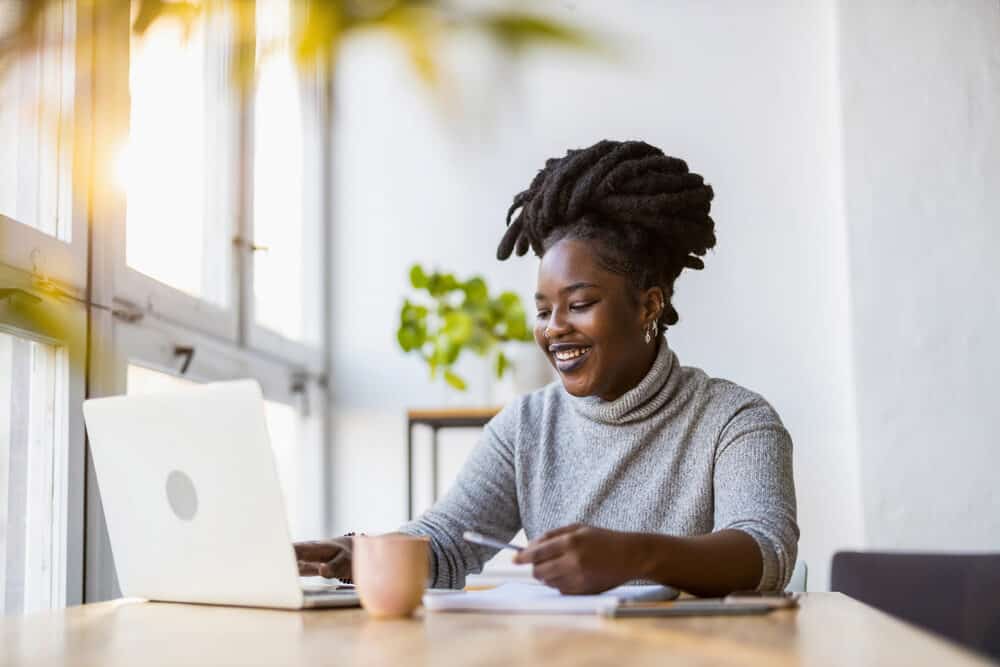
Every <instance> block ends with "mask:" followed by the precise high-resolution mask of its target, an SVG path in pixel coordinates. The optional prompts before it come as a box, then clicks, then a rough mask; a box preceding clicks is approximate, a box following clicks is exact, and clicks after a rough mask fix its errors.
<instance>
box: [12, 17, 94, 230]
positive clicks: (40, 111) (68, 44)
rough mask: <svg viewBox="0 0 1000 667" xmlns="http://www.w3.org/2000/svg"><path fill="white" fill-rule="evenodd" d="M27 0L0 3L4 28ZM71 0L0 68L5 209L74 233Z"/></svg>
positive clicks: (32, 221) (31, 222) (41, 224)
mask: <svg viewBox="0 0 1000 667" xmlns="http://www.w3.org/2000/svg"><path fill="white" fill-rule="evenodd" d="M28 4H29V3H10V2H4V3H2V6H0V34H2V33H6V32H7V30H8V29H9V26H10V25H12V24H13V22H14V21H15V20H16V18H17V17H16V12H17V10H18V8H19V6H21V7H27V6H28ZM75 20H76V17H75V12H74V3H72V2H68V1H67V2H57V3H53V4H52V6H51V7H49V8H48V10H46V12H45V14H44V16H43V19H42V21H41V26H40V28H41V30H40V35H39V44H40V45H42V46H40V47H39V48H37V49H32V51H31V52H30V53H25V54H24V55H22V56H20V57H19V58H18V59H17V60H16V61H14V62H12V63H11V67H9V68H8V69H6V70H0V100H2V101H0V147H2V149H0V215H3V216H6V217H7V218H11V219H13V220H16V221H17V222H20V223H23V224H26V225H29V226H31V227H34V228H36V229H38V230H40V231H43V232H45V233H46V234H50V235H52V236H55V237H58V238H60V239H62V240H64V241H69V240H70V228H71V224H70V223H71V217H70V212H71V203H72V201H71V196H72V193H71V189H70V185H71V181H70V177H71V173H70V170H71V162H72V148H73V144H72V136H73V133H72V107H73V78H74V72H75V68H74V65H73V54H74V48H75V47H74V43H73V42H74V33H75V30H74V22H75Z"/></svg>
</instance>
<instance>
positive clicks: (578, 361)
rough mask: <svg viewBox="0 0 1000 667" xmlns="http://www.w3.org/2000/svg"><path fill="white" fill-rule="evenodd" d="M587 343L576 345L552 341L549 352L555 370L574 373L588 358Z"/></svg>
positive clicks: (588, 349)
mask: <svg viewBox="0 0 1000 667" xmlns="http://www.w3.org/2000/svg"><path fill="white" fill-rule="evenodd" d="M591 349H592V348H591V347H590V346H589V345H576V344H574V343H553V344H552V345H549V353H550V354H551V355H552V359H553V362H554V363H555V367H556V370H558V371H559V372H560V373H562V374H563V375H567V374H569V373H575V372H576V371H578V370H580V368H581V367H582V366H583V365H584V364H585V363H586V362H587V359H589V358H590V350H591Z"/></svg>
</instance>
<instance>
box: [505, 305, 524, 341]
mask: <svg viewBox="0 0 1000 667" xmlns="http://www.w3.org/2000/svg"><path fill="white" fill-rule="evenodd" d="M505 323H506V325H507V337H508V338H513V339H514V340H526V338H525V336H527V335H528V323H527V322H526V321H525V318H524V311H520V312H517V311H510V312H508V313H507V320H506V322H505Z"/></svg>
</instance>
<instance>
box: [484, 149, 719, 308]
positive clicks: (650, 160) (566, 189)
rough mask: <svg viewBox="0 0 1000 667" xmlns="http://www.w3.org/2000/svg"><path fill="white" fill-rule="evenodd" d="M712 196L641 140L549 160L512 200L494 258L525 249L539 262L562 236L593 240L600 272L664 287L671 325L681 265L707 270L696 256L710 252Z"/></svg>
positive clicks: (695, 178)
mask: <svg viewBox="0 0 1000 667" xmlns="http://www.w3.org/2000/svg"><path fill="white" fill-rule="evenodd" d="M712 197H713V193H712V187H711V186H710V185H706V184H705V182H704V179H703V178H702V177H701V176H699V175H698V174H693V173H690V172H689V171H688V167H687V164H686V163H685V162H684V161H683V160H680V159H678V158H674V157H670V156H669V155H664V153H663V151H661V150H660V149H659V148H656V147H655V146H650V145H649V144H647V143H645V142H642V141H607V140H605V141H601V142H598V143H596V144H594V145H593V146H591V147H589V148H584V149H580V150H570V151H568V152H567V153H566V156H565V157H561V158H552V159H549V160H547V161H546V162H545V168H544V169H542V170H541V171H540V172H538V175H537V176H535V178H534V180H532V181H531V185H530V186H529V187H528V189H527V190H525V191H523V192H520V193H518V195H517V196H515V197H514V202H513V204H512V205H511V207H510V209H509V210H508V211H507V231H506V233H504V235H503V239H501V241H500V245H499V246H498V247H497V259H500V260H504V259H507V258H508V257H510V255H511V252H512V251H513V252H516V253H517V255H519V256H520V255H524V254H525V253H527V252H528V249H529V248H530V249H531V250H532V251H534V253H535V254H536V255H537V256H539V257H541V256H542V255H543V254H544V253H545V251H546V250H547V249H548V248H551V247H552V246H553V245H554V244H555V243H556V242H558V241H560V240H562V239H564V238H573V239H580V240H595V241H598V242H599V243H598V244H597V249H596V254H597V259H598V261H599V262H600V263H601V265H602V266H604V268H605V269H607V270H609V271H612V272H614V273H618V274H622V275H625V276H627V278H628V279H629V282H630V283H631V284H632V286H633V287H635V288H637V289H648V288H650V287H660V288H661V289H663V293H664V297H665V299H666V303H665V304H664V308H663V314H662V315H661V317H660V324H661V325H663V326H666V325H669V324H676V323H677V320H678V315H677V311H676V310H675V309H674V307H673V305H672V304H671V303H670V301H671V297H672V296H673V288H674V281H675V280H676V279H677V276H679V275H680V273H681V271H683V270H684V268H685V267H686V268H690V269H702V268H704V266H705V264H704V263H703V262H702V260H701V259H700V257H702V256H704V255H705V253H706V252H707V251H708V249H709V248H712V247H714V246H715V233H714V231H713V230H714V227H715V223H714V222H713V221H712V218H711V217H710V216H709V211H710V209H711V206H712ZM518 210H520V215H518V216H517V218H516V219H514V220H513V222H511V218H512V217H514V214H515V213H517V212H518Z"/></svg>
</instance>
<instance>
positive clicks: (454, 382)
mask: <svg viewBox="0 0 1000 667" xmlns="http://www.w3.org/2000/svg"><path fill="white" fill-rule="evenodd" d="M444 381H445V382H447V383H448V384H449V385H451V386H452V387H454V388H455V389H458V390H459V391H465V390H466V388H467V385H466V384H465V380H463V379H462V378H460V377H459V376H457V375H455V374H454V373H452V372H451V371H445V372H444Z"/></svg>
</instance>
